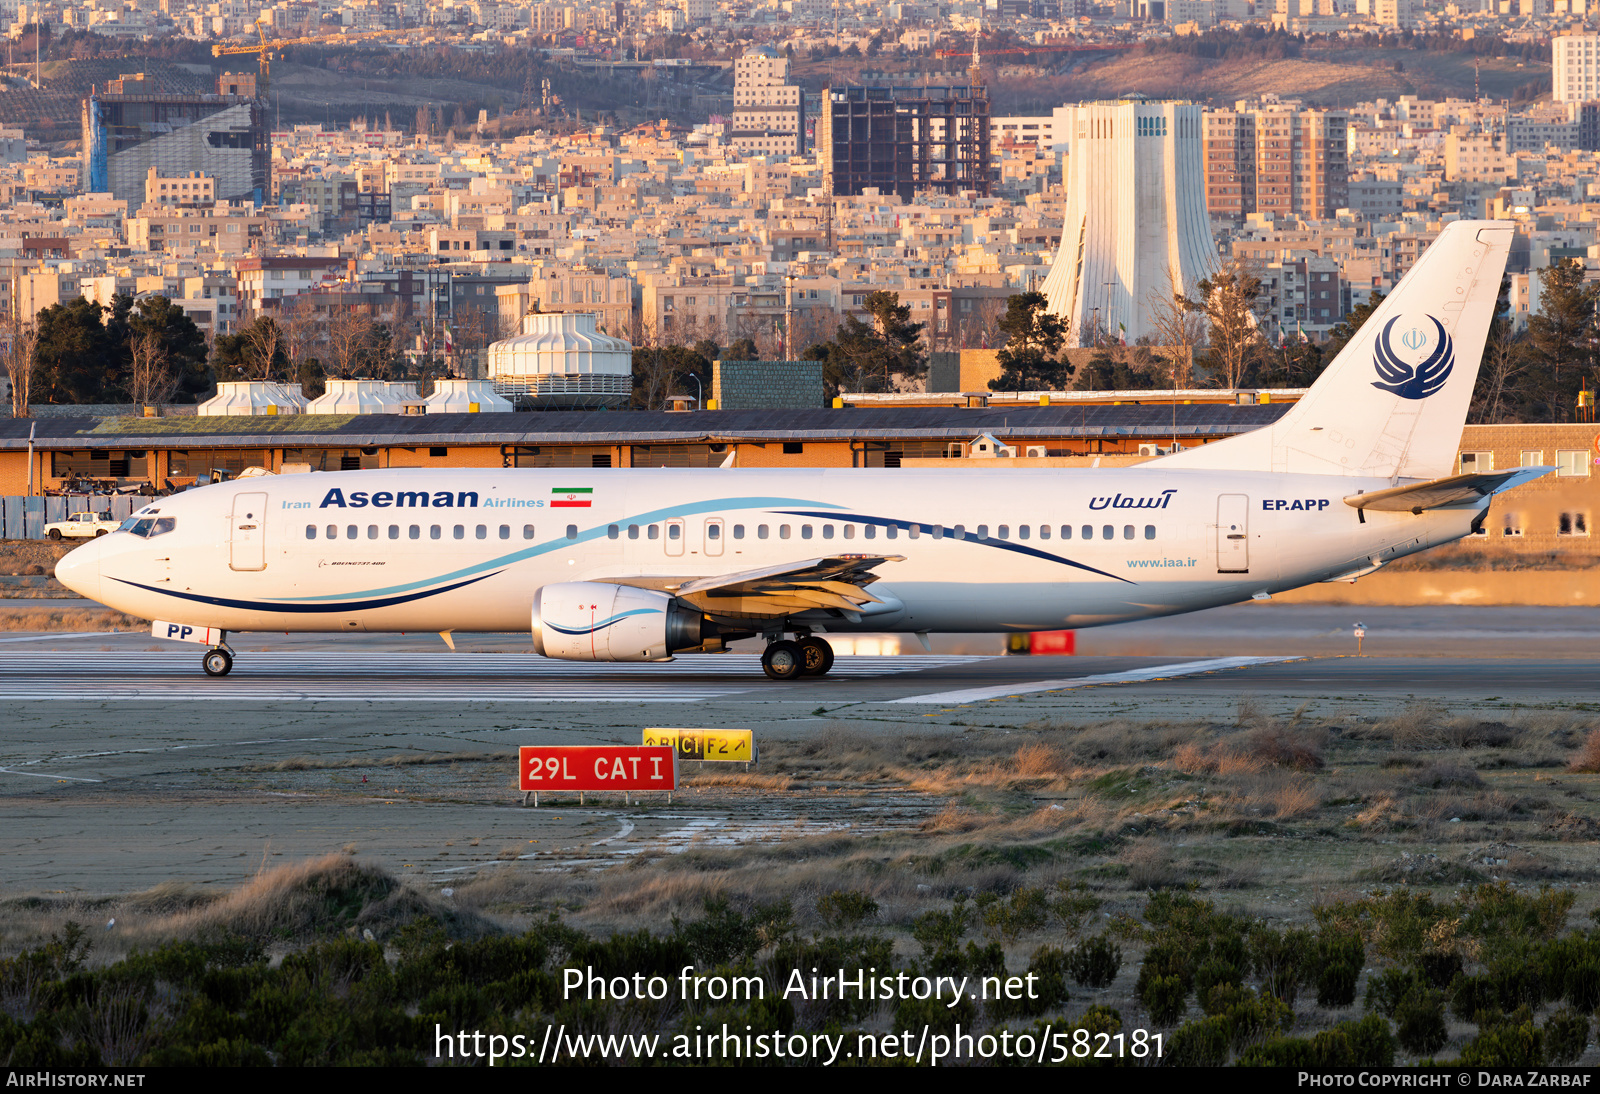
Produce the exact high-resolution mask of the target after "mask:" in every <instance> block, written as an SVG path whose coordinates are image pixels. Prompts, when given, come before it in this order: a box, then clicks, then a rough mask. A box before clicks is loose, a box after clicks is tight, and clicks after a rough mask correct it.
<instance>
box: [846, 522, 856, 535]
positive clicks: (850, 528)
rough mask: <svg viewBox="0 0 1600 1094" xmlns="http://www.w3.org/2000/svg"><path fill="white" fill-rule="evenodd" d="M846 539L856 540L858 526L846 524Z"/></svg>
mask: <svg viewBox="0 0 1600 1094" xmlns="http://www.w3.org/2000/svg"><path fill="white" fill-rule="evenodd" d="M844 538H845V539H855V538H856V526H855V525H854V524H846V525H845V526H844Z"/></svg>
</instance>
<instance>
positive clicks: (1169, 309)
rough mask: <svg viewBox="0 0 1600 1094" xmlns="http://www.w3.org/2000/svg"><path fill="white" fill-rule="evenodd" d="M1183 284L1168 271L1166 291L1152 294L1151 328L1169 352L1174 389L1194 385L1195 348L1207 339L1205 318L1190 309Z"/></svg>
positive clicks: (1174, 273)
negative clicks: (1202, 340)
mask: <svg viewBox="0 0 1600 1094" xmlns="http://www.w3.org/2000/svg"><path fill="white" fill-rule="evenodd" d="M1182 289H1183V282H1182V281H1180V280H1179V279H1178V276H1177V274H1176V272H1175V271H1173V270H1170V269H1169V270H1168V271H1167V291H1166V292H1164V293H1163V292H1156V291H1152V292H1151V293H1150V299H1149V304H1150V308H1149V317H1150V325H1151V326H1152V327H1153V328H1155V335H1156V339H1157V341H1158V342H1159V343H1160V344H1161V345H1162V346H1165V347H1168V348H1169V349H1170V351H1171V352H1170V354H1169V360H1170V361H1171V367H1170V368H1169V371H1170V372H1171V374H1172V377H1171V379H1172V386H1173V387H1174V388H1180V387H1192V386H1193V385H1194V347H1195V346H1197V345H1199V344H1200V341H1201V339H1202V338H1204V337H1205V333H1206V330H1205V327H1206V324H1205V319H1204V317H1203V316H1202V315H1201V314H1200V313H1199V312H1197V311H1196V310H1195V309H1193V308H1191V307H1189V306H1188V303H1189V302H1188V300H1187V298H1186V297H1185V296H1184V294H1183V292H1182Z"/></svg>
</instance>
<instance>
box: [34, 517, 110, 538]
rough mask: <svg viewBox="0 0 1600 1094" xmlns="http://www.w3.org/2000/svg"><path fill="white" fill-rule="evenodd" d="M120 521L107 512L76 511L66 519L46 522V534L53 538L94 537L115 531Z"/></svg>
mask: <svg viewBox="0 0 1600 1094" xmlns="http://www.w3.org/2000/svg"><path fill="white" fill-rule="evenodd" d="M120 523H121V522H120V521H115V520H112V519H111V517H110V515H109V514H106V513H74V514H72V516H70V517H69V518H67V519H66V520H58V521H56V522H55V523H54V524H46V525H45V526H44V534H45V535H47V536H49V537H50V538H51V539H93V538H94V537H95V536H103V535H105V534H106V533H107V532H115V531H116V530H117V526H118V525H119V524H120Z"/></svg>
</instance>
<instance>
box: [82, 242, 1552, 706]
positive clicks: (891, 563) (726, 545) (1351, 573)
mask: <svg viewBox="0 0 1600 1094" xmlns="http://www.w3.org/2000/svg"><path fill="white" fill-rule="evenodd" d="M1511 236H1512V229H1511V227H1510V226H1509V225H1506V224H1505V223H1503V222H1490V221H1463V222H1459V223H1455V224H1451V225H1450V226H1448V227H1447V228H1446V229H1445V230H1444V232H1443V233H1441V234H1440V236H1439V238H1438V239H1437V240H1436V241H1435V242H1434V243H1433V245H1432V246H1431V247H1429V248H1428V250H1427V252H1426V253H1425V254H1424V255H1423V257H1422V259H1421V260H1420V261H1419V262H1418V263H1417V265H1416V267H1415V268H1414V269H1413V270H1412V271H1411V273H1410V274H1409V275H1408V276H1407V277H1406V278H1405V280H1404V281H1403V282H1402V283H1401V284H1400V286H1399V287H1398V288H1397V289H1396V291H1395V292H1394V293H1393V294H1392V295H1390V296H1389V297H1388V298H1387V299H1386V300H1384V301H1383V303H1382V305H1381V306H1380V307H1379V309H1378V311H1377V313H1376V314H1375V315H1373V316H1372V317H1371V318H1370V319H1369V320H1368V321H1367V323H1366V324H1365V325H1364V326H1363V327H1362V328H1361V330H1360V332H1359V333H1358V334H1357V336H1356V337H1355V338H1353V339H1352V340H1351V341H1350V343H1349V344H1348V345H1347V346H1346V347H1345V348H1344V350H1343V352H1341V353H1340V354H1339V356H1338V357H1337V359H1335V361H1334V362H1333V363H1332V365H1330V366H1329V367H1328V369H1327V370H1326V371H1325V372H1324V373H1323V375H1322V377H1321V378H1320V379H1319V380H1318V381H1317V382H1316V384H1315V385H1314V386H1313V387H1312V388H1311V389H1310V391H1309V392H1308V393H1307V394H1306V396H1305V397H1304V398H1303V399H1301V400H1300V401H1299V402H1298V403H1296V404H1295V405H1294V406H1293V407H1291V408H1290V409H1289V410H1288V411H1287V413H1285V414H1284V416H1283V417H1282V418H1280V419H1279V420H1278V421H1277V422H1276V423H1275V424H1273V425H1271V426H1268V427H1265V428H1263V429H1260V430H1257V431H1255V432H1252V433H1248V434H1244V435H1241V436H1238V437H1234V438H1230V439H1228V440H1224V441H1220V442H1217V443H1215V444H1209V445H1204V446H1201V447H1197V448H1191V449H1187V450H1185V451H1182V452H1178V453H1175V454H1173V455H1171V456H1167V457H1164V458H1161V459H1158V460H1153V461H1151V462H1148V463H1144V464H1140V465H1138V466H1134V467H1128V468H1116V469H1083V470H1077V469H1074V470H1008V469H995V470H970V469H965V468H963V469H956V470H948V471H947V470H943V469H940V470H915V471H913V470H902V469H891V470H855V469H852V470H832V469H814V470H813V469H802V470H755V469H736V468H729V469H707V470H665V469H654V468H651V469H632V470H627V469H623V470H601V471H577V472H574V471H564V470H559V471H558V470H531V469H527V470H521V469H508V470H453V471H428V470H410V469H406V470H398V469H397V470H374V471H349V472H338V473H331V474H302V475H281V476H261V477H254V478H241V479H239V480H236V481H234V482H230V483H224V484H218V485H215V486H208V487H205V488H203V489H199V490H191V491H188V492H185V493H183V494H180V495H177V496H174V497H170V498H163V499H161V500H160V501H158V502H156V503H155V504H153V505H150V506H148V507H147V508H145V509H143V510H140V511H139V512H138V513H136V514H135V515H134V516H133V517H131V518H130V519H129V520H128V521H127V522H126V523H124V524H123V526H122V527H121V528H120V529H119V530H118V531H117V532H116V533H114V534H112V535H109V536H105V537H103V538H101V539H98V540H95V541H92V542H90V543H88V544H86V545H85V546H83V547H80V548H78V549H77V550H76V551H73V552H72V553H71V554H70V555H68V556H67V557H66V558H65V559H63V560H62V562H61V563H60V564H59V566H58V567H57V571H56V574H57V577H58V578H59V579H60V580H61V581H62V582H63V583H65V584H66V585H68V586H69V587H70V588H72V589H74V590H76V591H77V592H79V593H81V594H83V595H84V596H87V597H90V598H92V599H95V600H98V601H100V602H101V603H104V604H107V605H110V606H111V607H114V608H117V609H119V610H121V611H125V612H128V613H130V614H134V615H139V616H142V617H144V618H147V619H155V620H160V621H161V622H159V623H157V624H156V627H155V632H156V634H157V636H158V637H163V638H174V639H180V640H187V641H196V642H201V643H203V644H205V645H206V646H207V647H208V649H207V652H206V654H205V659H204V666H205V669H206V671H207V672H209V673H212V674H213V675H224V674H226V673H227V671H228V670H229V668H231V666H232V660H233V658H232V651H231V650H230V649H229V648H228V645H227V634H228V632H232V631H257V630H259V631H323V632H327V631H368V632H370V631H440V632H451V631H512V630H521V629H523V628H525V627H530V626H531V628H532V633H533V641H534V645H535V648H536V649H538V651H539V652H540V653H541V654H543V655H544V656H547V657H557V658H565V659H569V660H578V661H658V660H663V659H666V658H669V657H671V656H672V655H673V654H675V653H683V652H694V651H715V650H719V649H722V648H723V647H724V645H725V644H726V643H727V642H728V641H730V640H733V639H736V638H747V637H753V636H759V637H763V638H765V639H766V640H767V643H768V645H767V647H766V652H765V654H764V655H763V658H762V664H763V667H764V668H765V670H766V672H767V674H768V675H769V676H771V677H773V678H775V679H790V678H793V677H796V676H801V675H820V674H821V673H824V672H826V671H827V670H828V668H829V666H830V665H831V664H832V660H833V655H832V650H831V649H830V647H829V646H828V643H827V641H826V639H825V638H824V637H823V636H824V635H826V634H832V633H839V632H849V631H866V630H870V631H886V630H887V631H912V632H919V633H924V634H925V633H928V632H935V631H941V632H951V631H960V632H986V631H987V632H995V631H1037V630H1054V629H1058V628H1067V627H1090V626H1098V625H1102V624H1107V623H1120V622H1123V621H1126V620H1132V619H1145V618H1149V617H1152V616H1161V615H1172V614H1176V613H1179V612H1189V611H1196V610H1199V609H1202V608H1210V607H1214V606H1216V605H1221V604H1231V603H1235V602H1238V601H1241V600H1249V599H1251V598H1253V597H1262V596H1270V595H1271V594H1272V593H1275V592H1279V591H1282V590H1286V589H1292V588H1295V587H1297V586H1300V585H1305V584H1308V583H1311V582H1316V581H1328V580H1338V579H1346V580H1349V579H1353V578H1354V577H1358V576H1360V575H1362V574H1364V573H1369V572H1371V571H1373V570H1375V569H1377V568H1378V567H1380V566H1383V565H1385V564H1386V563H1388V562H1390V561H1392V560H1394V559H1396V558H1400V557H1403V556H1405V555H1409V554H1412V553H1414V552H1417V551H1421V550H1424V549H1426V548H1428V547H1431V546H1436V545H1438V544H1442V543H1450V542H1453V541H1455V540H1458V539H1460V538H1461V537H1463V536H1465V535H1468V534H1469V533H1471V532H1472V531H1473V530H1474V529H1475V528H1476V527H1477V526H1479V525H1480V524H1481V522H1482V521H1483V519H1484V517H1485V516H1486V514H1487V512H1488V506H1489V499H1490V496H1491V495H1493V494H1495V493H1497V492H1499V491H1502V490H1505V489H1509V488H1510V487H1512V486H1515V485H1517V484H1518V483H1521V482H1525V481H1527V480H1528V479H1530V478H1535V477H1537V476H1539V475H1543V474H1546V473H1548V472H1549V471H1550V470H1552V469H1551V468H1521V469H1518V470H1515V471H1509V472H1501V473H1493V474H1468V475H1459V474H1454V471H1455V461H1456V451H1457V447H1458V443H1459V441H1460V437H1461V428H1462V424H1463V422H1464V421H1465V418H1466V411H1467V404H1468V401H1469V399H1470V397H1471V394H1472V388H1473V384H1474V381H1475V379H1476V376H1477V368H1478V361H1479V358H1480V356H1481V354H1482V349H1483V344H1484V338H1485V335H1486V333H1487V330H1488V325H1489V321H1490V318H1491V316H1492V313H1493V310H1494V307H1495V300H1496V297H1497V294H1498V290H1499V286H1500V279H1501V274H1502V272H1503V270H1504V268H1505V263H1506V254H1507V250H1508V248H1509V246H1510V242H1511Z"/></svg>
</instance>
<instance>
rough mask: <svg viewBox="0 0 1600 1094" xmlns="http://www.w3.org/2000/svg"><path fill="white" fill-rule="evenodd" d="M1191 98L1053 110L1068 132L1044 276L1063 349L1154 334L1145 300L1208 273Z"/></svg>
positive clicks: (1212, 249)
mask: <svg viewBox="0 0 1600 1094" xmlns="http://www.w3.org/2000/svg"><path fill="white" fill-rule="evenodd" d="M1202 110H1203V108H1202V107H1201V106H1200V105H1199V104H1197V103H1180V102H1150V101H1146V100H1144V99H1134V98H1130V99H1126V100H1123V101H1120V102H1100V103H1084V104H1082V105H1080V106H1076V107H1066V108H1061V109H1058V110H1057V111H1056V115H1055V116H1056V119H1057V125H1056V129H1057V132H1058V133H1060V132H1062V131H1063V130H1064V131H1065V132H1066V133H1067V134H1068V136H1069V139H1070V142H1071V143H1070V151H1069V153H1068V156H1067V167H1066V174H1067V212H1066V217H1065V219H1064V221H1063V223H1062V225H1061V248H1060V249H1059V250H1058V251H1057V252H1056V260H1055V265H1054V266H1053V267H1051V270H1050V275H1049V276H1048V277H1047V278H1045V282H1044V286H1043V292H1044V294H1045V296H1046V297H1047V298H1048V299H1049V307H1050V311H1051V312H1053V313H1055V314H1056V315H1059V316H1061V317H1062V318H1063V319H1064V320H1065V321H1066V322H1067V324H1068V331H1069V333H1068V340H1067V344H1068V345H1069V346H1090V345H1097V344H1099V343H1101V342H1103V341H1106V340H1110V341H1119V340H1120V341H1125V342H1127V343H1129V344H1132V343H1134V342H1136V341H1138V339H1140V338H1142V337H1145V336H1147V335H1148V336H1151V337H1159V332H1158V331H1157V330H1156V325H1155V322H1154V319H1155V316H1154V305H1157V304H1159V303H1160V302H1163V301H1170V300H1171V299H1172V296H1173V294H1174V293H1175V292H1181V293H1188V294H1192V293H1193V292H1194V291H1195V284H1196V283H1197V282H1198V281H1200V280H1201V279H1202V278H1205V277H1209V276H1210V275H1212V274H1213V273H1215V272H1216V271H1217V249H1216V244H1215V243H1214V242H1213V240H1212V238H1211V228H1210V221H1209V220H1208V219H1207V217H1206V206H1205V172H1204V170H1203V159H1202V156H1201V147H1200V142H1201V137H1200V134H1201V112H1202Z"/></svg>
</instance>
